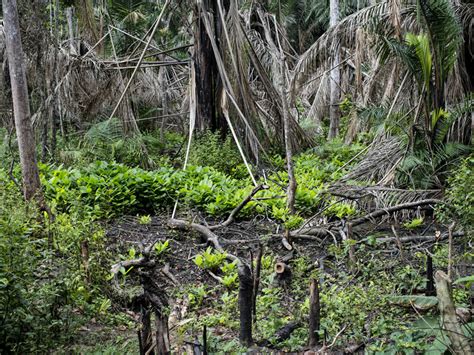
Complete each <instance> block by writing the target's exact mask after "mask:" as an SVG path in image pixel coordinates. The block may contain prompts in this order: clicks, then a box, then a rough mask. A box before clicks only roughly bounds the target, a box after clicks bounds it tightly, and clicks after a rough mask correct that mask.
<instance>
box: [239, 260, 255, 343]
mask: <svg viewBox="0 0 474 355" xmlns="http://www.w3.org/2000/svg"><path fill="white" fill-rule="evenodd" d="M238 274H239V310H240V335H239V339H240V343H241V344H242V345H244V346H250V345H252V343H253V339H252V308H253V307H252V298H253V279H252V275H251V273H250V267H249V266H248V265H247V264H244V263H241V264H240V265H239V267H238Z"/></svg>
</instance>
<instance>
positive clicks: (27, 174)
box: [2, 0, 41, 200]
mask: <svg viewBox="0 0 474 355" xmlns="http://www.w3.org/2000/svg"><path fill="white" fill-rule="evenodd" d="M2 4H3V20H4V23H5V41H6V51H7V55H8V66H9V69H10V82H11V89H12V99H13V114H14V118H15V127H16V134H17V138H18V149H19V151H20V164H21V170H22V176H23V194H24V197H25V199H26V200H31V199H32V198H33V197H40V196H41V183H40V178H39V173H38V166H37V164H36V151H35V147H36V145H35V136H34V132H33V127H32V126H31V120H30V106H29V98H28V88H27V82H26V71H25V61H24V54H23V48H22V45H21V35H20V25H19V20H18V7H17V2H16V0H3V1H2Z"/></svg>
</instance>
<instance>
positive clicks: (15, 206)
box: [0, 172, 106, 353]
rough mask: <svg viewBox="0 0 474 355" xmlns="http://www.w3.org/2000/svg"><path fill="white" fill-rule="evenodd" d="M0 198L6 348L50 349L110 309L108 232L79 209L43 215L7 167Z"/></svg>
mask: <svg viewBox="0 0 474 355" xmlns="http://www.w3.org/2000/svg"><path fill="white" fill-rule="evenodd" d="M0 200H1V201H2V203H1V205H0V353H9V352H14V353H36V352H40V353H46V352H47V351H48V350H49V349H51V348H54V347H55V345H56V344H60V343H67V342H69V341H70V338H71V337H72V336H73V335H74V331H75V329H76V328H77V327H78V326H80V325H81V324H83V322H84V319H85V315H87V314H88V315H90V317H92V316H91V314H94V316H95V317H98V316H100V315H101V314H104V313H106V309H105V308H104V307H101V305H102V304H104V301H105V300H106V298H104V296H103V294H104V288H103V285H102V281H104V280H105V276H106V275H105V273H104V268H103V267H102V266H101V265H100V262H103V256H104V252H103V251H102V250H103V249H104V248H103V233H102V232H101V231H100V230H99V229H97V228H96V227H95V226H94V225H93V224H92V223H91V221H90V220H87V219H82V220H80V219H78V218H77V216H76V215H75V214H74V213H72V214H71V215H66V214H61V213H59V214H57V216H56V219H55V221H53V222H51V221H49V220H48V219H47V218H43V217H44V216H42V215H41V214H40V213H39V212H38V211H36V209H35V208H34V207H33V206H28V205H26V204H25V203H24V202H23V200H22V197H21V195H20V193H19V192H17V189H16V187H15V186H14V185H13V184H12V183H11V182H9V181H8V180H7V178H6V177H5V175H4V174H2V173H1V172H0ZM82 243H87V244H88V247H89V255H90V257H89V260H88V267H87V269H86V268H85V267H84V264H83V263H82V261H81V260H82V259H81V244H82ZM101 259H102V261H100V260H101ZM104 284H105V282H104ZM99 287H100V289H99ZM105 291H106V290H105ZM78 310H79V311H80V312H78ZM80 313H82V314H83V315H82V316H81V315H80Z"/></svg>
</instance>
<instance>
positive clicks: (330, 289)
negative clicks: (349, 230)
mask: <svg viewBox="0 0 474 355" xmlns="http://www.w3.org/2000/svg"><path fill="white" fill-rule="evenodd" d="M167 221H168V220H167V219H166V218H163V217H160V216H153V217H150V218H149V219H147V220H146V223H144V222H143V220H142V219H141V218H139V217H138V216H124V217H122V218H119V219H117V220H114V221H112V222H109V223H107V225H106V245H107V250H108V252H110V253H111V254H112V255H116V256H118V259H121V260H124V259H127V258H129V257H130V250H133V255H135V252H136V253H137V255H138V253H139V251H140V250H143V249H144V248H145V247H146V246H148V245H151V244H153V243H155V242H156V241H157V240H158V241H161V242H162V243H164V242H165V241H168V242H169V248H168V249H167V251H166V253H164V256H162V257H161V258H160V259H159V263H158V265H157V267H156V268H155V271H154V272H155V274H154V275H155V276H156V278H157V279H160V286H161V287H162V291H163V292H165V293H166V294H167V295H168V296H169V297H170V300H171V302H170V309H169V328H170V343H171V345H172V349H173V353H183V352H184V351H186V346H190V345H191V346H198V347H199V346H201V347H202V343H203V337H202V331H203V326H204V325H206V326H207V336H206V338H207V347H208V349H210V352H212V353H214V352H235V351H239V350H238V349H239V345H238V341H237V340H236V339H238V337H239V332H238V323H239V313H238V307H237V305H236V303H237V300H236V299H237V290H236V287H237V286H238V284H237V282H235V280H234V282H229V284H227V285H223V284H222V278H225V277H231V275H233V271H231V272H230V273H228V272H227V271H226V269H225V267H224V268H222V267H219V268H217V269H216V270H213V271H211V270H210V269H206V268H203V267H202V266H201V267H200V266H198V265H197V263H196V257H197V256H198V255H202V253H203V250H205V249H206V247H207V244H206V242H205V240H203V239H202V238H201V236H200V235H199V234H198V233H196V232H187V231H176V230H172V229H170V228H169V227H168V226H167ZM194 221H195V222H196V223H199V222H201V223H203V224H206V223H209V224H212V223H213V222H215V221H210V220H207V221H204V220H199V218H195V219H194ZM427 225H428V226H430V223H427ZM435 230H436V228H435V227H434V226H433V225H432V224H431V227H428V228H426V227H425V228H423V229H421V230H415V231H406V234H403V235H401V236H406V235H407V234H408V235H419V234H420V233H422V234H434V232H435ZM279 232H281V231H280V230H279V227H278V225H277V224H275V223H274V222H273V221H271V220H268V219H266V218H265V217H261V218H255V219H253V220H251V221H238V222H235V223H233V224H231V225H230V226H229V227H225V228H223V229H221V230H219V232H218V233H217V232H216V234H218V236H219V240H220V243H221V245H222V246H223V247H224V249H225V250H226V252H228V253H231V254H233V255H235V256H238V257H239V258H241V259H243V260H247V261H248V260H254V259H255V255H257V253H258V250H259V246H260V245H263V250H264V255H265V256H264V260H263V263H262V276H261V278H262V282H261V287H260V290H261V293H260V295H259V298H260V300H259V304H260V306H259V307H258V309H257V315H256V318H257V319H256V323H255V327H256V332H255V335H254V340H255V343H256V345H255V346H254V347H253V348H252V351H254V352H258V353H259V352H272V351H273V352H274V351H276V350H277V349H278V350H279V351H280V352H279V353H287V352H294V351H299V352H304V351H305V348H306V347H305V346H304V344H305V342H306V337H307V324H306V323H307V303H308V299H307V298H308V296H309V290H308V286H309V282H310V279H311V278H312V277H315V276H317V277H319V278H320V280H321V283H323V282H324V286H323V288H322V290H321V292H322V293H323V296H322V299H323V302H324V299H325V298H324V297H329V299H331V301H333V302H334V303H335V304H336V307H335V308H334V309H332V308H331V309H327V310H322V314H323V317H328V318H329V319H327V320H326V322H327V325H326V326H327V327H328V328H329V327H331V329H326V330H325V331H324V332H323V337H326V336H330V337H331V338H332V339H331V338H328V339H327V340H325V341H324V343H325V344H326V341H327V342H328V343H329V342H331V344H332V345H331V347H330V348H327V352H328V353H340V352H350V353H354V352H362V351H363V350H364V349H367V347H370V346H371V345H372V346H376V345H378V344H385V345H386V344H387V343H389V344H390V343H392V344H393V345H396V346H400V344H403V343H404V344H405V345H406V346H407V347H410V345H409V340H410V339H411V338H410V336H412V337H413V339H416V338H415V336H414V335H413V334H414V333H415V331H413V330H411V331H402V329H408V328H402V329H399V330H400V331H401V332H400V334H401V335H400V339H395V338H393V337H390V333H393V331H394V330H396V328H397V326H401V325H402V324H403V325H404V326H407V325H408V324H410V323H411V322H415V321H416V319H417V318H418V316H419V315H420V314H423V316H424V317H426V319H428V320H429V321H430V322H436V320H434V319H433V316H432V314H431V313H432V311H434V308H433V307H434V305H435V304H430V305H427V306H426V307H425V305H423V304H420V305H414V304H413V300H396V301H393V300H392V301H390V302H388V299H387V298H386V297H387V296H390V295H388V294H383V292H384V291H386V292H392V293H393V294H397V295H401V294H402V295H403V294H405V295H410V296H413V295H415V296H416V295H423V294H424V292H425V283H424V282H425V278H424V277H425V276H426V275H423V271H421V272H420V270H423V269H424V268H425V265H424V260H423V259H422V258H420V257H419V252H421V251H425V250H431V251H433V252H434V253H435V250H436V244H437V242H436V241H434V242H433V241H429V240H428V241H426V242H423V243H416V244H411V245H410V243H404V245H403V247H402V248H403V249H402V251H401V252H400V249H399V248H398V247H397V245H396V243H393V242H392V243H390V247H387V245H386V244H383V245H384V247H383V248H381V247H377V246H373V247H370V248H369V247H368V246H367V245H363V246H361V247H358V248H357V250H358V251H357V252H356V254H355V255H354V256H353V257H354V258H358V259H359V260H357V261H356V264H354V265H352V266H350V265H349V263H348V254H347V247H346V248H344V247H343V246H341V245H340V243H339V242H337V243H336V240H333V239H332V238H331V237H326V238H324V239H323V240H321V241H320V242H316V241H315V240H313V239H312V240H305V239H300V240H297V241H295V243H294V244H293V247H294V249H293V250H292V251H291V252H289V251H288V250H287V249H286V248H285V247H284V245H283V244H282V242H281V235H280V234H279ZM355 233H356V234H358V235H359V236H360V237H361V240H363V239H364V238H363V236H364V235H366V234H367V235H379V236H381V237H386V236H387V235H390V236H391V237H393V234H392V232H391V228H390V226H387V225H379V226H373V225H372V224H370V223H369V224H366V225H362V226H360V227H359V228H358V229H357V230H356V231H355ZM457 247H460V246H457ZM344 249H345V250H344ZM279 260H286V261H287V263H288V265H290V266H291V276H290V278H289V279H288V280H283V281H282V280H279V279H278V278H277V277H276V274H275V272H274V264H275V262H277V261H279ZM348 265H349V266H348ZM360 265H363V267H360ZM164 266H165V267H166V268H167V270H168V272H169V273H170V274H171V275H172V278H173V279H170V278H169V277H164V275H163V274H162V273H160V269H161V268H162V267H164ZM221 266H222V265H221ZM223 270H224V271H223ZM470 271H471V272H472V267H471V270H470ZM128 272H130V277H129V276H127V277H126V278H124V279H123V280H122V282H121V286H120V287H121V288H123V289H126V290H127V289H128V291H129V292H130V295H132V294H133V293H134V291H133V290H134V289H135V291H136V289H137V287H138V286H139V284H140V279H139V278H138V277H137V276H136V275H132V274H133V270H127V274H128ZM341 275H343V276H341ZM390 275H393V277H392V276H390ZM395 279H396V280H395ZM364 282H366V283H367V284H365V285H364ZM381 283H382V284H384V283H385V286H387V287H386V289H385V290H383V289H379V288H377V292H379V293H381V294H379V295H377V294H375V293H374V287H373V286H375V287H378V286H379V285H380V284H381ZM397 283H398V285H397ZM365 292H366V294H364V293H365ZM324 295H325V296H324ZM353 297H361V299H360V300H359V301H357V300H354V299H351V298H353ZM112 299H113V297H112ZM354 302H355V303H354ZM344 303H347V304H344ZM356 304H357V307H358V308H359V310H358V311H356V312H355V313H354V310H351V308H352V307H353V306H354V305H356ZM338 307H340V309H337V308H338ZM113 308H114V310H115V311H117V312H125V314H126V315H127V316H128V317H129V318H130V319H131V320H133V321H135V322H136V321H138V320H139V319H140V314H139V313H140V312H139V311H138V310H136V309H135V310H133V306H132V307H131V306H130V304H128V305H127V304H115V305H114V307H113ZM131 309H132V310H131ZM351 317H357V319H352V320H351ZM385 318H387V319H388V320H387V321H384V319H385ZM391 318H393V319H392V320H390V319H391ZM394 319H396V321H395V320H394ZM341 320H342V321H343V322H344V324H343V327H342V328H341V329H339V331H340V333H338V334H339V336H340V337H341V339H342V341H340V340H339V339H337V336H336V338H335V339H334V338H333V337H334V330H333V329H335V328H334V326H336V324H332V323H337V326H339V325H340V324H341ZM324 322H325V321H324V320H323V323H324ZM384 322H385V323H384ZM350 323H353V324H350ZM293 325H294V326H293ZM288 326H289V327H290V328H291V331H290V332H289V334H286V335H285V336H284V337H283V338H282V337H280V334H281V331H282V330H284V329H285V327H288ZM377 327H381V328H384V327H386V329H385V332H386V333H385V332H384V329H382V330H381V331H376V330H374V328H377ZM329 332H331V333H332V334H330V335H329V334H328V333H329ZM344 332H347V334H344ZM82 333H83V335H84V338H83V340H80V343H81V344H80V345H79V349H81V351H84V350H85V349H88V350H87V352H88V353H89V352H91V353H94V351H93V350H94V349H95V348H94V346H93V345H92V344H93V343H94V342H96V343H97V342H100V343H102V344H104V343H107V344H109V345H108V346H107V347H106V349H110V353H116V352H119V353H122V352H124V351H128V349H130V350H131V349H135V351H136V349H137V345H138V344H137V343H138V340H137V334H136V331H133V330H130V329H127V328H126V327H119V328H117V327H115V328H110V327H107V326H99V325H98V324H91V326H87V327H85V329H83V332H82ZM91 334H93V336H92V338H93V339H94V341H93V342H92V344H91V341H90V340H91ZM374 334H377V335H376V336H374ZM403 334H405V335H407V336H406V339H405V338H404V337H403V336H402V335H403ZM410 334H411V335H410ZM435 338H436V337H435V336H433V337H432V338H431V340H428V341H432V342H434V341H435ZM332 340H334V342H332ZM88 344H89V345H88ZM422 345H423V344H422ZM422 345H418V344H417V343H416V342H415V341H413V344H412V347H413V348H415V349H416V348H417V347H420V348H421V347H422ZM424 345H426V346H428V344H424ZM431 345H433V347H435V346H436V345H434V344H431ZM437 346H438V347H439V346H441V347H442V346H443V344H441V345H439V344H438V345H437ZM100 349H101V353H104V352H103V350H104V346H102V347H101V348H100ZM307 349H308V348H306V350H307ZM106 353H107V351H106Z"/></svg>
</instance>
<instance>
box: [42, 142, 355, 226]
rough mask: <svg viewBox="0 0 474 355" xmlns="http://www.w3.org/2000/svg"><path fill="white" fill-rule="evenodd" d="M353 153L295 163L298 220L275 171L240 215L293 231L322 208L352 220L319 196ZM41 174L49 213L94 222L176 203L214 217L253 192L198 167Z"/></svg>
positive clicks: (114, 166) (344, 207)
mask: <svg viewBox="0 0 474 355" xmlns="http://www.w3.org/2000/svg"><path fill="white" fill-rule="evenodd" d="M359 149H360V147H358V146H354V147H352V148H346V149H345V150H340V151H339V152H337V153H334V154H332V155H331V157H329V158H328V157H325V155H326V154H328V153H327V151H322V152H320V153H318V154H317V153H305V154H301V155H300V156H299V157H297V158H296V161H295V173H296V176H297V180H298V186H299V188H298V191H297V194H296V208H297V211H298V215H295V216H290V215H289V213H288V210H287V209H286V200H285V198H284V196H285V186H286V185H287V174H286V172H285V171H284V169H280V170H277V171H273V172H271V171H270V172H269V173H267V174H265V177H261V178H260V180H259V183H262V184H266V185H268V186H269V187H270V188H269V189H268V190H264V191H262V192H260V193H259V194H258V196H257V197H258V200H255V201H251V202H250V203H248V204H247V205H246V206H245V208H244V209H243V210H242V211H241V214H240V216H241V217H244V218H249V217H254V216H256V215H266V216H270V217H272V218H274V219H276V220H277V221H280V222H284V223H285V225H286V227H287V228H290V229H291V228H295V227H298V226H299V224H300V223H301V222H302V220H303V218H302V217H304V216H308V215H309V214H311V213H313V212H315V211H317V210H318V209H320V208H322V207H324V206H326V205H327V206H328V208H326V209H325V211H324V214H325V215H326V216H328V217H337V218H342V217H346V216H349V215H354V214H355V213H356V209H355V207H354V206H353V205H352V204H348V203H342V202H337V201H336V200H333V199H332V198H330V197H328V196H327V195H326V194H325V188H326V187H327V184H329V183H331V182H334V181H336V180H337V179H338V178H340V177H341V176H342V175H344V173H345V172H346V171H347V168H348V167H349V165H347V166H346V163H347V162H348V161H349V160H350V158H351V157H352V156H353V155H354V154H356V153H357V151H358V150H359ZM323 159H324V160H323ZM274 163H275V165H277V166H282V165H284V164H283V163H282V160H281V158H280V159H277V158H275V159H274ZM41 173H42V183H43V185H44V187H45V193H46V196H47V197H48V199H49V201H51V203H52V204H53V206H55V208H57V209H58V210H59V211H64V212H69V211H71V210H74V209H76V210H78V209H80V210H81V211H83V213H85V214H88V215H90V216H91V217H94V218H112V217H117V216H120V215H123V214H124V213H128V214H133V213H156V212H158V211H163V210H166V209H168V210H169V209H170V208H172V207H171V206H173V205H174V202H175V201H176V199H178V200H179V201H180V205H181V206H184V207H185V208H187V209H190V208H191V209H198V210H201V211H203V212H205V213H206V214H207V215H209V216H214V217H219V216H223V215H224V214H226V213H228V212H229V211H231V210H232V209H233V208H234V207H235V206H237V205H238V204H239V203H240V202H241V201H242V200H243V199H244V198H245V197H246V196H247V195H248V194H249V193H250V191H251V190H252V188H253V186H252V183H251V180H250V179H249V178H239V179H237V178H235V177H232V176H229V175H226V174H225V173H222V172H220V171H218V170H216V169H214V168H211V167H201V166H189V167H188V168H187V169H186V170H185V171H183V170H180V169H177V168H174V167H172V166H170V165H163V166H162V167H160V168H158V169H155V170H152V171H150V170H144V169H141V168H130V167H128V166H126V165H123V164H119V163H113V162H112V163H110V162H105V161H98V162H94V163H91V164H90V165H88V166H86V167H83V168H65V167H62V166H59V167H54V166H51V165H41Z"/></svg>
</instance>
